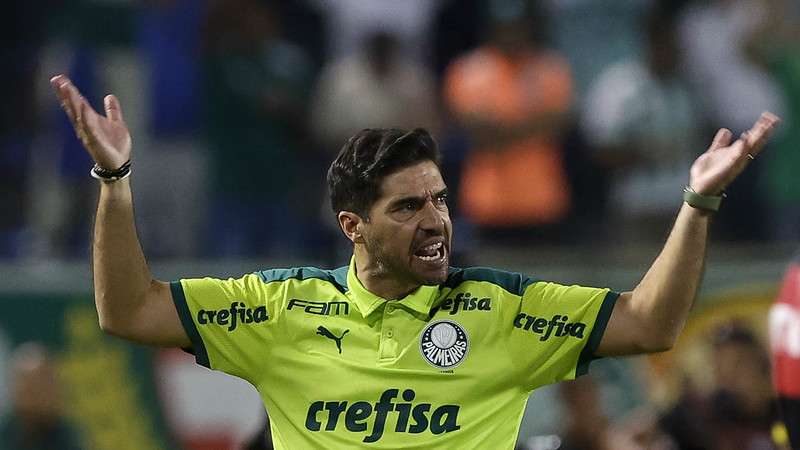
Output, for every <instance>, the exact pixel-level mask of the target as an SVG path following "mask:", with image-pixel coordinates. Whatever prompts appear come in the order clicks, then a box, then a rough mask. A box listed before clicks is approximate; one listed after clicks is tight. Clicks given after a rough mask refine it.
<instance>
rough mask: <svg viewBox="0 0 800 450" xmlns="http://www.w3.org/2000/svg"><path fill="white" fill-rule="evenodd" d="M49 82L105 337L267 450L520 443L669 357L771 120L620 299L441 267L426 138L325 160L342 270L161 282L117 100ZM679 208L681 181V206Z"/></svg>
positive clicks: (371, 136) (407, 135) (433, 151)
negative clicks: (616, 376)
mask: <svg viewBox="0 0 800 450" xmlns="http://www.w3.org/2000/svg"><path fill="white" fill-rule="evenodd" d="M52 85H53V87H54V89H55V91H56V93H57V95H58V97H59V99H60V100H61V104H62V106H63V108H64V110H65V112H66V114H67V115H68V116H69V118H70V120H71V121H72V124H73V126H74V127H75V131H76V133H77V135H78V137H79V138H80V139H81V141H82V142H83V144H84V146H85V147H86V150H87V151H88V152H89V154H90V155H91V156H92V158H93V159H94V161H95V163H96V165H95V166H94V168H92V170H91V173H92V176H94V177H95V178H98V179H99V180H100V200H99V204H98V208H97V217H96V220H95V228H94V242H93V250H92V254H93V262H94V266H93V271H94V288H95V301H96V306H97V312H98V315H99V320H100V327H101V328H102V329H103V330H104V331H106V332H107V333H109V334H112V335H115V336H119V337H122V338H124V339H128V340H131V341H134V342H138V343H142V344H149V345H156V346H172V347H181V348H184V349H187V350H188V351H191V352H192V353H194V355H195V357H196V359H197V362H198V363H200V364H202V365H204V366H206V367H209V368H211V369H215V370H220V371H223V372H226V373H229V374H232V375H235V376H238V377H241V378H243V379H245V380H248V381H250V382H251V383H252V384H253V385H254V386H256V388H257V389H258V391H259V393H260V395H261V397H262V399H263V401H264V405H265V406H266V408H267V409H268V410H269V412H270V418H271V431H272V435H273V439H274V442H275V446H276V448H290V449H295V448H303V449H306V448H353V447H364V446H372V447H376V448H444V449H452V448H493V449H495V448H506V449H512V448H514V444H515V441H516V437H517V432H518V430H519V426H520V421H521V418H522V413H523V410H524V408H525V402H526V400H527V398H528V395H529V394H530V392H531V391H532V390H534V389H536V388H537V387H539V386H542V385H545V384H549V383H554V382H557V381H560V380H568V379H573V378H575V377H576V376H579V375H582V374H584V373H586V371H587V370H588V366H589V363H590V362H591V361H592V360H593V359H596V358H599V357H602V356H609V355H631V354H639V353H651V352H659V351H664V350H667V349H669V348H670V347H672V345H673V344H674V342H675V340H676V338H677V336H678V334H679V333H680V332H681V329H682V328H683V325H684V322H685V321H686V318H687V315H688V313H689V310H690V308H691V306H692V302H693V301H694V298H695V296H696V294H697V290H698V286H699V284H700V280H701V275H702V272H703V265H704V260H705V253H706V243H707V239H708V230H709V225H710V222H711V220H712V217H713V212H714V211H715V210H716V209H717V208H718V206H719V203H720V201H721V198H722V192H723V191H724V189H725V187H726V186H727V185H728V184H729V183H731V181H733V180H734V178H736V176H737V175H739V174H740V173H741V172H742V171H743V170H744V169H745V168H746V167H747V165H748V164H749V163H750V162H751V160H752V159H753V158H755V157H756V156H757V155H758V153H759V152H760V151H761V149H762V147H763V145H764V143H765V142H766V140H767V138H768V136H769V135H770V134H771V132H772V131H773V129H774V127H775V126H776V124H777V122H778V118H777V117H775V116H774V115H772V114H770V113H764V114H762V116H761V117H760V118H759V119H758V120H757V121H756V122H755V124H754V125H753V127H752V128H751V129H750V130H749V131H747V132H745V133H743V134H742V135H741V137H739V138H738V139H733V137H732V133H731V132H730V131H728V130H726V129H721V130H719V132H718V133H717V135H716V136H715V137H714V139H713V141H712V142H711V145H710V146H709V148H708V150H707V151H706V152H705V153H703V154H702V155H701V156H700V157H699V158H697V160H696V161H695V162H694V164H693V165H692V168H691V173H690V174H689V183H688V185H687V186H686V188H685V190H684V197H683V199H684V202H683V204H682V205H681V207H680V210H679V211H678V215H677V218H676V220H675V224H674V226H673V228H672V231H671V233H670V235H669V237H668V238H667V241H666V244H665V245H664V248H663V250H662V251H661V253H660V254H659V255H658V257H657V258H656V260H655V262H654V263H653V264H652V266H651V267H650V268H649V269H648V270H647V271H646V273H645V275H644V277H643V278H642V280H641V281H640V282H639V283H638V285H637V286H636V287H635V288H634V289H633V290H632V291H628V292H622V293H616V292H613V291H611V290H609V289H599V288H589V287H582V286H564V285H559V284H556V283H552V282H548V281H544V280H539V279H536V278H534V277H530V276H525V275H521V274H517V273H510V272H505V271H502V270H496V269H489V268H463V269H462V268H454V267H450V265H449V256H450V254H451V242H452V225H451V222H450V216H449V214H448V208H447V187H446V186H445V184H444V181H443V180H442V175H441V173H440V166H439V153H438V149H437V147H436V143H435V142H434V141H433V139H432V138H431V136H430V135H429V134H428V133H427V132H426V131H425V130H422V129H417V130H413V131H403V130H395V129H368V130H363V131H361V132H359V133H357V134H356V135H355V136H353V137H352V138H350V139H349V140H348V141H347V142H346V143H345V144H344V146H343V147H342V150H341V151H340V153H339V155H338V156H337V157H336V159H335V161H334V162H333V163H332V164H331V167H330V169H329V172H328V186H329V188H330V192H331V205H332V207H333V210H334V213H335V214H336V217H337V219H338V223H339V225H340V227H341V230H342V232H343V234H344V235H345V237H346V238H347V239H349V240H350V241H351V242H352V244H353V256H352V258H351V261H350V264H349V265H346V266H343V267H340V268H337V269H333V270H323V269H317V268H313V267H298V268H292V269H270V270H261V271H257V272H254V273H251V274H248V275H244V276H242V277H241V278H236V279H233V278H231V279H227V280H220V279H212V278H203V279H183V280H179V281H175V282H172V283H168V282H164V281H159V280H157V279H155V278H153V276H152V275H151V273H150V270H149V269H148V266H147V263H146V261H145V257H144V253H143V251H142V249H141V247H140V245H139V240H138V237H137V234H136V229H135V226H134V215H133V204H132V201H131V183H130V178H129V177H128V175H129V174H130V170H131V138H130V135H129V133H128V129H127V127H126V125H125V122H124V119H123V116H122V110H121V108H120V105H119V102H118V101H117V99H116V98H115V97H114V96H113V95H109V96H106V98H105V114H104V115H102V114H98V113H97V112H95V111H94V110H93V109H92V107H91V106H89V104H88V103H87V102H86V100H85V99H84V98H83V97H82V96H81V94H80V93H79V91H78V90H77V89H76V87H75V86H74V85H73V84H72V83H71V82H70V80H69V79H68V78H67V77H66V76H63V75H59V76H56V77H54V78H53V79H52ZM276 163H277V162H276ZM679 196H680V186H676V206H677V204H678V198H679ZM264 231H265V232H269V230H264ZM467 299H471V300H469V301H467ZM474 299H478V300H476V301H473V300H474ZM342 304H344V305H346V307H341V306H342ZM309 305H311V306H313V307H308V306H309ZM333 305H336V307H335V308H334V307H332V306H333ZM323 329H324V330H325V332H320V330H323Z"/></svg>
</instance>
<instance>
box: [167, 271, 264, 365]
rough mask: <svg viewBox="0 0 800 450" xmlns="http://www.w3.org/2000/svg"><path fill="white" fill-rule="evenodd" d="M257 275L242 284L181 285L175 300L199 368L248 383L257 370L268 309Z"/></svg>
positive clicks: (211, 280)
mask: <svg viewBox="0 0 800 450" xmlns="http://www.w3.org/2000/svg"><path fill="white" fill-rule="evenodd" d="M260 286H261V281H260V279H259V278H258V276H257V275H255V274H250V275H246V276H244V277H242V278H238V279H233V278H231V279H227V280H221V279H215V278H199V279H183V280H180V281H174V282H172V283H171V284H170V287H171V290H172V298H173V301H174V302H175V307H176V309H177V311H178V315H179V316H180V320H181V323H182V325H183V327H184V329H185V330H186V334H187V335H188V336H189V339H190V340H191V343H192V347H191V349H185V350H187V351H189V352H191V353H193V354H194V356H195V359H196V361H197V363H198V364H200V365H203V366H205V367H208V368H210V369H214V370H219V371H222V372H225V373H229V374H231V375H235V376H238V377H241V378H244V379H250V377H249V375H250V374H253V373H254V371H256V370H257V368H256V367H255V362H254V361H258V360H259V358H257V357H256V353H257V352H259V351H261V349H262V348H263V345H264V337H265V335H266V334H267V333H266V331H265V330H266V328H267V327H268V326H269V322H270V310H269V309H270V305H269V304H268V302H267V299H266V298H265V295H264V294H263V290H262V289H260Z"/></svg>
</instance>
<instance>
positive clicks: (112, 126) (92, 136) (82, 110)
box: [50, 75, 131, 170]
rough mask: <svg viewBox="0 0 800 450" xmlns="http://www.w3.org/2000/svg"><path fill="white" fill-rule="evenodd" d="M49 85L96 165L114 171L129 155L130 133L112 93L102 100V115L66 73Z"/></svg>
mask: <svg viewBox="0 0 800 450" xmlns="http://www.w3.org/2000/svg"><path fill="white" fill-rule="evenodd" d="M50 84H51V85H52V86H53V89H55V91H56V95H58V98H59V100H60V101H61V107H62V108H63V109H64V112H66V113H67V116H68V117H69V120H70V122H72V127H73V128H74V129H75V134H76V135H77V136H78V139H80V140H81V142H82V143H83V146H84V147H85V148H86V151H87V152H89V155H90V156H91V157H92V159H93V160H94V162H95V163H97V165H99V166H100V167H101V168H103V169H106V170H116V169H118V168H120V167H121V166H122V165H123V164H125V163H126V162H127V161H128V160H129V159H130V158H131V134H130V132H129V131H128V126H127V125H125V121H124V120H123V119H122V109H121V108H120V106H119V100H117V98H116V97H115V96H113V95H106V97H105V98H104V99H103V103H104V104H105V110H106V115H105V117H103V116H102V115H100V114H98V113H97V112H95V110H94V109H93V108H92V107H91V106H90V105H89V103H88V102H87V101H86V99H85V98H83V96H82V95H81V93H80V92H79V91H78V89H77V88H76V87H75V85H74V84H72V82H71V81H70V79H69V78H67V77H66V76H65V75H56V76H54V77H53V78H51V79H50Z"/></svg>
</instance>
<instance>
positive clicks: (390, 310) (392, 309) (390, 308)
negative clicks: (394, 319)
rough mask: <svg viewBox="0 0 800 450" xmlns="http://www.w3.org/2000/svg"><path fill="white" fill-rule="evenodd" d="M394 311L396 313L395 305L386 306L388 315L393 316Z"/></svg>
mask: <svg viewBox="0 0 800 450" xmlns="http://www.w3.org/2000/svg"><path fill="white" fill-rule="evenodd" d="M392 311H394V305H388V306H386V312H387V313H389V314H391V313H392Z"/></svg>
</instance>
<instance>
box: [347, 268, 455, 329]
mask: <svg viewBox="0 0 800 450" xmlns="http://www.w3.org/2000/svg"><path fill="white" fill-rule="evenodd" d="M347 286H348V288H349V290H350V293H351V297H350V298H351V299H352V300H353V302H354V303H355V304H356V307H357V308H358V311H359V312H361V315H362V316H364V318H366V317H367V316H369V315H370V314H372V313H373V312H374V311H375V310H376V309H378V308H379V307H380V306H381V305H383V304H384V303H386V302H387V301H388V300H386V299H385V298H383V297H378V296H377V295H375V294H373V293H372V292H370V291H368V290H367V288H365V287H364V285H363V284H361V280H359V279H358V276H357V275H356V258H355V256H354V257H352V258H351V259H350V268H349V269H348V270H347ZM438 292H439V286H438V285H434V286H428V285H422V286H420V287H418V288H417V289H416V290H414V292H412V293H410V294H408V295H406V296H405V297H403V298H401V299H399V300H395V301H396V302H398V303H397V304H399V305H402V306H403V307H405V308H409V309H412V310H414V311H416V312H418V313H420V314H425V315H427V314H430V312H431V307H432V306H433V302H434V301H435V300H436V296H437V294H438Z"/></svg>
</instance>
